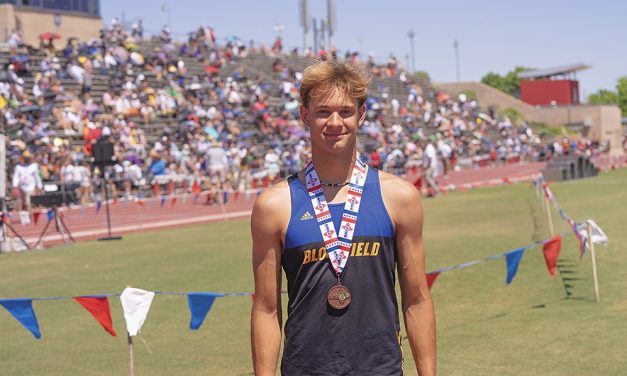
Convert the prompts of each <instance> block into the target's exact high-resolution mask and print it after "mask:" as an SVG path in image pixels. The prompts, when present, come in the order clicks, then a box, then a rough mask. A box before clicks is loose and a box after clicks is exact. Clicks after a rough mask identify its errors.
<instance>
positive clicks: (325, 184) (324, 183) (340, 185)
mask: <svg viewBox="0 0 627 376" xmlns="http://www.w3.org/2000/svg"><path fill="white" fill-rule="evenodd" d="M320 184H322V185H324V186H325V187H343V186H345V185H348V184H350V180H349V181H345V182H344V183H327V182H326V181H322V179H320Z"/></svg>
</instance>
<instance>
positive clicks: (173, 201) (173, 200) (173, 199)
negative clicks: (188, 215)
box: [172, 197, 176, 206]
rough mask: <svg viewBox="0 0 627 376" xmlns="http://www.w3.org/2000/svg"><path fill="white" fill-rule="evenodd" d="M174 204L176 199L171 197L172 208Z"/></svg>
mask: <svg viewBox="0 0 627 376" xmlns="http://www.w3.org/2000/svg"><path fill="white" fill-rule="evenodd" d="M175 204H176V197H172V206H174V205H175Z"/></svg>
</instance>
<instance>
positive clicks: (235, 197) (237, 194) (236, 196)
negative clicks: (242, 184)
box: [233, 191, 239, 201]
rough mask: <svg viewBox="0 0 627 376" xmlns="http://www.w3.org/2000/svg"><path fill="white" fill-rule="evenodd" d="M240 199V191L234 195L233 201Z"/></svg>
mask: <svg viewBox="0 0 627 376" xmlns="http://www.w3.org/2000/svg"><path fill="white" fill-rule="evenodd" d="M238 197H239V191H235V192H234V193H233V201H237V198H238Z"/></svg>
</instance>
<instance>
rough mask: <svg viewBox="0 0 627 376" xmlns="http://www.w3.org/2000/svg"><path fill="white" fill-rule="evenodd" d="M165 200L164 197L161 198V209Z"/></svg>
mask: <svg viewBox="0 0 627 376" xmlns="http://www.w3.org/2000/svg"><path fill="white" fill-rule="evenodd" d="M165 200H166V198H165V196H162V197H161V207H164V206H165Z"/></svg>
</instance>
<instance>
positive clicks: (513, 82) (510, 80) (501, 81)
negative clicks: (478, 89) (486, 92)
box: [481, 67, 531, 98]
mask: <svg viewBox="0 0 627 376" xmlns="http://www.w3.org/2000/svg"><path fill="white" fill-rule="evenodd" d="M528 70H531V68H525V67H516V68H514V70H513V71H510V72H507V74H506V75H505V76H501V75H500V74H498V73H494V72H489V73H488V74H486V75H485V76H483V78H482V79H481V82H483V83H484V84H486V85H489V86H492V87H493V88H495V89H498V90H500V91H502V92H504V93H506V94H509V95H511V96H514V97H516V98H520V78H518V74H519V73H520V72H524V71H528Z"/></svg>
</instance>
